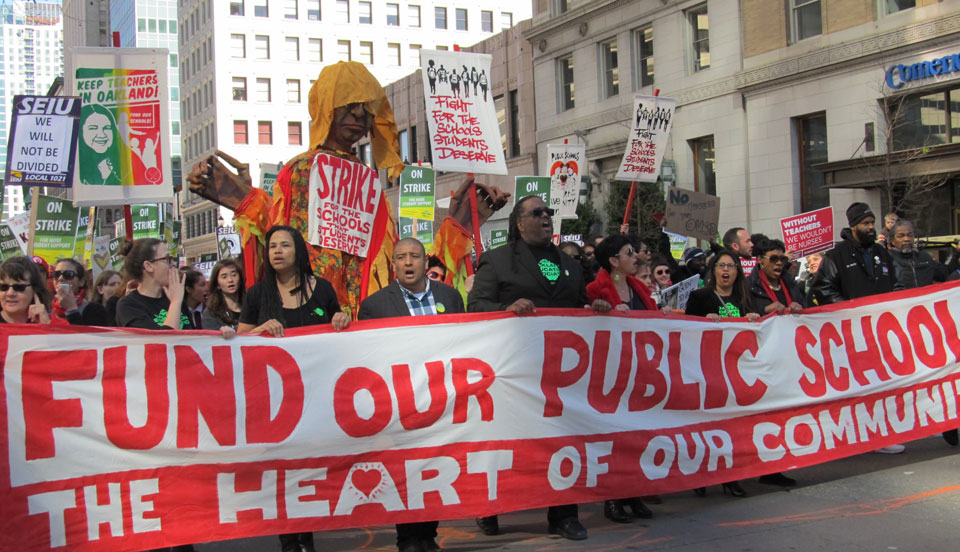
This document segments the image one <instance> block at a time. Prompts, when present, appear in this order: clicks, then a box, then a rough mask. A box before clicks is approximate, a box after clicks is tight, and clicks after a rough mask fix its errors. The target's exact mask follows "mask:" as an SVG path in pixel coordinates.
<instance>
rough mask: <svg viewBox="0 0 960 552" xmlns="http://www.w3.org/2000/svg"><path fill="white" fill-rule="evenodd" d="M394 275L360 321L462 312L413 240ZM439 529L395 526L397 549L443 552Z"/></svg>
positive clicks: (405, 242) (364, 306)
mask: <svg viewBox="0 0 960 552" xmlns="http://www.w3.org/2000/svg"><path fill="white" fill-rule="evenodd" d="M393 271H394V272H395V273H396V275H397V279H396V280H394V281H393V282H391V283H390V285H389V286H387V287H385V288H383V289H381V290H380V291H378V292H376V293H374V294H373V295H371V296H370V297H367V298H366V299H364V300H363V302H362V303H360V312H359V313H358V317H359V319H360V320H371V319H374V318H393V317H395V316H426V315H434V314H456V313H462V312H464V309H463V299H462V298H461V297H460V292H458V291H457V290H455V289H453V288H452V287H450V286H448V285H445V284H443V283H440V282H431V281H430V280H428V279H427V254H426V251H425V250H424V248H423V244H422V243H420V242H419V241H418V240H416V239H415V238H404V239H402V240H400V241H398V242H397V244H396V245H395V246H394V247H393ZM439 525H440V522H439V521H423V522H419V523H399V524H397V549H398V550H399V551H400V552H442V550H441V548H440V546H438V545H437V541H436V538H437V526H439Z"/></svg>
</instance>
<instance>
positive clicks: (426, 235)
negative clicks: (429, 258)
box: [397, 217, 433, 251]
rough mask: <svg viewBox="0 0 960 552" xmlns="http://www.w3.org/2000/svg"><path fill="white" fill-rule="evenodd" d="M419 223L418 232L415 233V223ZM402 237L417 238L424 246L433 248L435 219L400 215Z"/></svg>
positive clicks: (429, 248) (399, 227) (398, 224)
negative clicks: (420, 218)
mask: <svg viewBox="0 0 960 552" xmlns="http://www.w3.org/2000/svg"><path fill="white" fill-rule="evenodd" d="M414 222H416V224H417V233H416V235H414V233H413V224H414ZM397 226H398V230H399V233H400V238H401V239H402V238H417V239H418V240H420V243H422V244H423V247H424V248H425V249H426V250H427V251H430V250H431V249H432V248H433V219H431V220H419V219H412V218H407V217H400V219H399V220H398V221H397Z"/></svg>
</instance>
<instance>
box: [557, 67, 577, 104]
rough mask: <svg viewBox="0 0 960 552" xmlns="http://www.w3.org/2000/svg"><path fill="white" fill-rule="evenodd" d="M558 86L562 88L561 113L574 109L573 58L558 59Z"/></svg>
mask: <svg viewBox="0 0 960 552" xmlns="http://www.w3.org/2000/svg"><path fill="white" fill-rule="evenodd" d="M557 84H559V86H560V102H559V105H560V111H566V110H568V109H573V106H574V93H573V92H574V90H573V56H564V57H562V58H559V59H557Z"/></svg>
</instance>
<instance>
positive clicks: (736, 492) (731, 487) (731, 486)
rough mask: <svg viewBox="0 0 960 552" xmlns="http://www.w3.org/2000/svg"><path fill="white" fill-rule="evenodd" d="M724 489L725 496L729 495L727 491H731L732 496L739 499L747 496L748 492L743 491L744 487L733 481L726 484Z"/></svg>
mask: <svg viewBox="0 0 960 552" xmlns="http://www.w3.org/2000/svg"><path fill="white" fill-rule="evenodd" d="M722 487H723V494H727V491H729V492H730V494H731V495H733V496H735V497H738V498H742V497H745V496H747V491H745V490H743V487H741V486H740V483H739V482H738V481H731V482H729V483H724V484H723V485H722Z"/></svg>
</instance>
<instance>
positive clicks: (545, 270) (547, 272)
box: [537, 259, 560, 283]
mask: <svg viewBox="0 0 960 552" xmlns="http://www.w3.org/2000/svg"><path fill="white" fill-rule="evenodd" d="M537 265H538V266H539V267H540V273H541V274H543V277H544V278H546V279H547V280H548V281H549V282H551V283H552V282H556V281H557V278H559V277H560V267H559V266H557V265H556V263H552V262H550V261H549V260H547V259H540V262H539V263H537Z"/></svg>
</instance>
